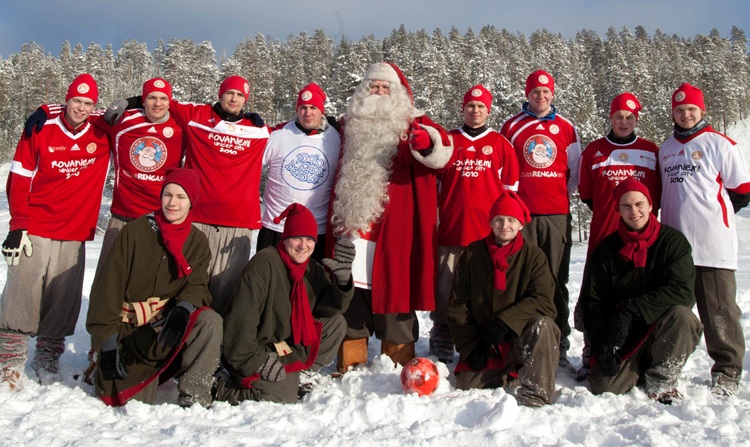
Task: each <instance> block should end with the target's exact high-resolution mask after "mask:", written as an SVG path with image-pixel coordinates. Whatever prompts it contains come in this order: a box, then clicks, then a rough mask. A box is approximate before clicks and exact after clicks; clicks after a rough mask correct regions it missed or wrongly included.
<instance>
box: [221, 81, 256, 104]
mask: <svg viewBox="0 0 750 447" xmlns="http://www.w3.org/2000/svg"><path fill="white" fill-rule="evenodd" d="M227 90H238V91H239V92H240V93H242V95H243V96H244V97H245V100H247V98H248V97H249V96H250V84H249V83H248V82H247V79H245V78H243V77H242V76H237V75H234V76H228V77H227V78H226V79H224V80H223V81H222V82H221V86H220V87H219V99H221V95H223V94H224V93H225V92H226V91H227Z"/></svg>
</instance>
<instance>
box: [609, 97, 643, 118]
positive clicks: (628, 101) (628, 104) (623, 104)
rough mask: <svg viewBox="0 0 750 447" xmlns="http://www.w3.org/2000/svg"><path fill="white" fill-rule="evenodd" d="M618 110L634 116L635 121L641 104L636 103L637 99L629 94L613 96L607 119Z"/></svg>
mask: <svg viewBox="0 0 750 447" xmlns="http://www.w3.org/2000/svg"><path fill="white" fill-rule="evenodd" d="M618 110H627V111H628V112H632V113H633V115H635V119H638V112H640V110H641V103H640V102H638V98H636V97H635V95H634V94H632V93H630V92H625V93H620V94H619V95H617V96H615V99H613V100H612V105H611V106H610V107H609V117H610V118H612V115H614V114H615V112H617V111H618Z"/></svg>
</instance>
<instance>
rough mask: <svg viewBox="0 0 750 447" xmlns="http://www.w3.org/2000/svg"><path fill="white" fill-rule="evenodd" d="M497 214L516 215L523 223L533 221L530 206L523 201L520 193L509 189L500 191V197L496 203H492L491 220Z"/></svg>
mask: <svg viewBox="0 0 750 447" xmlns="http://www.w3.org/2000/svg"><path fill="white" fill-rule="evenodd" d="M495 216H511V217H515V218H516V219H518V221H519V222H521V223H522V224H527V223H529V222H531V213H530V212H529V208H528V207H527V206H526V204H525V203H523V200H521V198H520V197H518V194H516V193H515V192H513V191H508V190H503V191H502V192H501V193H500V197H498V198H497V200H495V203H493V204H492V207H491V208H490V218H489V220H490V221H491V220H492V219H494V218H495Z"/></svg>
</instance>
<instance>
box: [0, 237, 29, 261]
mask: <svg viewBox="0 0 750 447" xmlns="http://www.w3.org/2000/svg"><path fill="white" fill-rule="evenodd" d="M2 251H3V256H5V261H6V262H7V263H8V265H18V261H19V260H20V259H21V252H22V251H23V252H24V254H26V256H27V257H29V258H30V257H31V254H32V253H33V252H34V247H32V246H31V239H29V233H28V232H27V231H26V230H11V231H10V232H8V237H6V238H5V241H4V242H3V250H2Z"/></svg>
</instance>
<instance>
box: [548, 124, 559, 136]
mask: <svg viewBox="0 0 750 447" xmlns="http://www.w3.org/2000/svg"><path fill="white" fill-rule="evenodd" d="M549 133H551V134H552V135H557V134H559V133H560V127H558V126H557V124H553V125H551V126H549Z"/></svg>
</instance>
